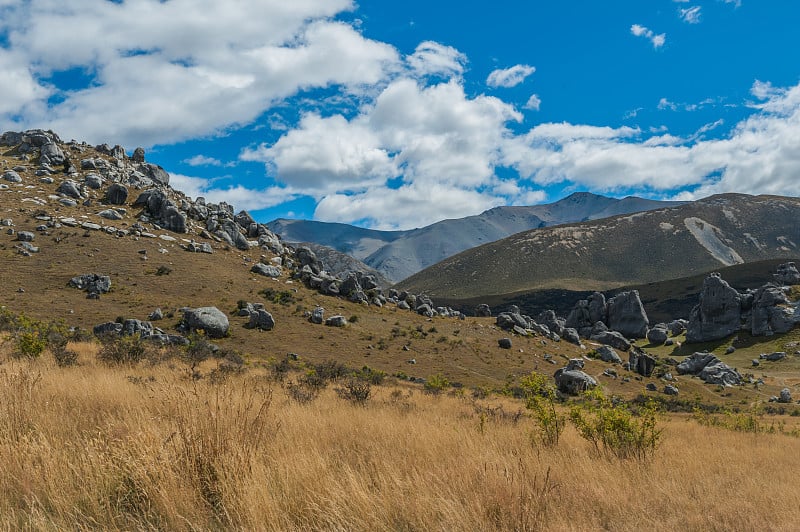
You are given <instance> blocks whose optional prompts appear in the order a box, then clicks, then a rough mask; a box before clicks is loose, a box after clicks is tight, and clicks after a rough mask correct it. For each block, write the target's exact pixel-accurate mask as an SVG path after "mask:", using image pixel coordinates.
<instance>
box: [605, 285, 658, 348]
mask: <svg viewBox="0 0 800 532" xmlns="http://www.w3.org/2000/svg"><path fill="white" fill-rule="evenodd" d="M648 325H649V321H648V320H647V313H645V311H644V306H642V300H641V299H639V291H638V290H630V291H628V292H622V293H620V294H617V295H616V296H614V297H612V298H611V299H610V300H609V301H608V328H609V329H611V330H612V331H617V332H620V333H622V334H623V335H624V336H625V337H626V338H644V337H645V336H646V335H647V326H648Z"/></svg>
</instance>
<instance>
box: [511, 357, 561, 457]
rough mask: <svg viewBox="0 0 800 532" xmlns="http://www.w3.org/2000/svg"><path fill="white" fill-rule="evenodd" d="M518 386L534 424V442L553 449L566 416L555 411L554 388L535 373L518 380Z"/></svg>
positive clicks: (547, 379) (559, 436) (540, 375)
mask: <svg viewBox="0 0 800 532" xmlns="http://www.w3.org/2000/svg"><path fill="white" fill-rule="evenodd" d="M519 385H520V388H521V390H522V393H523V395H524V398H525V406H526V408H527V409H528V410H530V411H531V413H532V414H533V419H534V421H535V422H536V431H535V432H534V434H533V439H534V441H536V442H537V443H540V444H542V445H544V446H546V447H555V446H556V445H558V442H559V439H560V438H561V433H562V432H564V426H565V425H566V416H565V415H563V414H559V413H558V410H557V409H556V405H555V402H556V397H557V395H556V389H555V387H554V386H553V384H551V383H550V379H549V378H548V377H546V376H544V375H542V374H541V373H536V372H531V373H530V375H526V376H525V377H523V378H522V379H520V384H519Z"/></svg>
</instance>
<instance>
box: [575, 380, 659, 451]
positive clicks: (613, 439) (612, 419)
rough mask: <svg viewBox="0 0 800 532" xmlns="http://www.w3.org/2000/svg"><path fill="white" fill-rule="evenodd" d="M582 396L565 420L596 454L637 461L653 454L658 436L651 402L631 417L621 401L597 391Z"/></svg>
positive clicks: (655, 409)
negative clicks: (589, 443)
mask: <svg viewBox="0 0 800 532" xmlns="http://www.w3.org/2000/svg"><path fill="white" fill-rule="evenodd" d="M584 397H585V399H586V401H585V402H583V403H581V404H577V405H574V406H573V407H572V408H571V409H570V412H569V418H570V421H572V423H573V424H574V425H575V428H577V429H578V433H580V435H581V436H582V437H583V438H584V439H585V440H587V441H589V442H591V443H592V445H594V448H595V450H596V451H598V452H601V453H605V454H611V455H613V456H616V457H617V458H621V459H629V458H633V459H637V460H644V459H646V458H648V457H650V456H651V455H652V454H653V453H654V452H655V450H656V448H657V447H658V444H659V442H660V440H661V433H662V430H661V429H660V428H659V426H658V408H657V405H656V403H655V402H648V403H646V404H645V405H643V406H642V407H640V408H639V410H638V413H637V415H634V414H633V413H632V412H631V411H630V410H628V409H627V408H626V406H625V405H624V404H623V403H622V402H615V401H612V400H611V399H609V398H607V397H605V396H604V395H603V393H602V392H601V391H600V390H593V391H590V392H586V393H585V394H584Z"/></svg>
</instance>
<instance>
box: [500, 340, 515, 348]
mask: <svg viewBox="0 0 800 532" xmlns="http://www.w3.org/2000/svg"><path fill="white" fill-rule="evenodd" d="M497 345H499V346H500V347H501V348H502V349H511V345H512V344H511V338H500V339H499V340H498V341H497Z"/></svg>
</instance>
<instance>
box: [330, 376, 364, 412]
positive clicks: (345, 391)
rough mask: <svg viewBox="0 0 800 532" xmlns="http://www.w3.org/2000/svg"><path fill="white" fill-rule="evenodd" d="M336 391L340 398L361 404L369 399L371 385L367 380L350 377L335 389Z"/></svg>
mask: <svg viewBox="0 0 800 532" xmlns="http://www.w3.org/2000/svg"><path fill="white" fill-rule="evenodd" d="M336 393H337V394H338V395H339V397H341V398H342V399H346V400H348V401H350V402H352V403H356V404H360V405H363V404H365V403H366V402H367V400H369V397H370V395H371V394H372V385H371V384H370V383H369V381H365V380H362V379H359V378H357V377H351V378H350V379H348V380H347V382H345V383H344V386H343V387H341V388H337V389H336Z"/></svg>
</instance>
